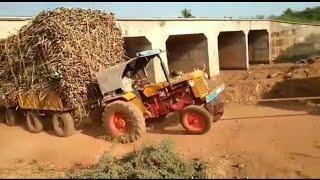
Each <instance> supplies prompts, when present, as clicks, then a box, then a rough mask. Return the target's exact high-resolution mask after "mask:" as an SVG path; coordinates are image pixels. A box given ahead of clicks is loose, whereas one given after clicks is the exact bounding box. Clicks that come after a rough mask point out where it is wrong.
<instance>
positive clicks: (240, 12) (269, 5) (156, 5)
mask: <svg viewBox="0 0 320 180" xmlns="http://www.w3.org/2000/svg"><path fill="white" fill-rule="evenodd" d="M313 6H320V2H0V16H35V15H37V14H38V13H39V12H41V11H43V10H49V9H54V8H56V7H77V8H91V9H99V10H105V11H110V12H113V13H115V15H116V17H117V18H152V17H179V16H180V12H181V10H182V9H184V8H187V9H191V10H192V14H193V15H194V16H196V17H213V18H223V17H233V18H239V17H254V16H256V15H264V16H269V15H280V14H281V13H282V12H283V11H284V10H285V9H287V8H291V9H293V10H303V9H305V8H306V7H313Z"/></svg>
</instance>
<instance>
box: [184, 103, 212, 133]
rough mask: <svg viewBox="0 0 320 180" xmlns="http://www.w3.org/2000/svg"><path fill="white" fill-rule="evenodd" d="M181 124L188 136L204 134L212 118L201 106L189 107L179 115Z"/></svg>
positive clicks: (209, 126) (208, 128)
mask: <svg viewBox="0 0 320 180" xmlns="http://www.w3.org/2000/svg"><path fill="white" fill-rule="evenodd" d="M181 124H182V126H183V127H184V128H185V129H186V131H187V132H188V133H190V134H205V133H207V132H208V131H209V130H210V128H211V124H212V116H211V115H210V113H209V112H208V111H207V110H206V109H204V108H203V107H201V106H196V105H190V106H188V107H186V108H185V109H184V110H183V111H182V113H181Z"/></svg>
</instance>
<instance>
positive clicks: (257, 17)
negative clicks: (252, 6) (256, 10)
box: [256, 15, 265, 19]
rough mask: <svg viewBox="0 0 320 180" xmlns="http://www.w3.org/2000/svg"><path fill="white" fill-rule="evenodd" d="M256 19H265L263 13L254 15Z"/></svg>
mask: <svg viewBox="0 0 320 180" xmlns="http://www.w3.org/2000/svg"><path fill="white" fill-rule="evenodd" d="M256 19H265V17H264V15H256Z"/></svg>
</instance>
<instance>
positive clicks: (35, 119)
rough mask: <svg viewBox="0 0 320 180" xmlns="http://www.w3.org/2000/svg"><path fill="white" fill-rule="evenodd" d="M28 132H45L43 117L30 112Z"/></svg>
mask: <svg viewBox="0 0 320 180" xmlns="http://www.w3.org/2000/svg"><path fill="white" fill-rule="evenodd" d="M26 121H27V127H28V130H29V131H30V132H32V133H40V132H41V131H42V130H43V125H42V122H41V117H40V116H39V115H38V114H37V113H36V112H32V111H29V112H27V114H26Z"/></svg>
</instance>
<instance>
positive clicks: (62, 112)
mask: <svg viewBox="0 0 320 180" xmlns="http://www.w3.org/2000/svg"><path fill="white" fill-rule="evenodd" d="M0 107H2V108H5V118H6V124H7V125H8V126H14V125H16V122H17V120H18V118H24V119H25V121H26V126H27V128H28V130H29V131H30V132H32V133H40V132H41V131H42V130H43V125H44V123H45V121H47V119H49V120H50V121H51V122H52V125H53V129H54V131H55V133H56V134H57V135H58V136H60V137H69V136H71V135H72V134H73V133H74V131H75V127H74V120H73V117H72V116H71V112H72V111H73V110H74V108H68V107H65V106H64V103H63V101H62V99H61V98H60V96H59V95H58V93H56V92H55V91H54V90H51V91H49V92H31V91H29V92H20V93H19V95H18V99H17V103H16V104H12V103H11V104H9V103H7V102H6V101H5V98H4V96H2V98H1V100H0Z"/></svg>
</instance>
